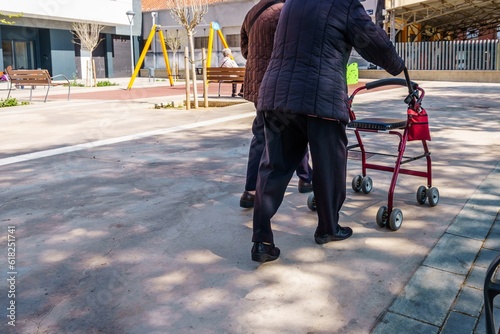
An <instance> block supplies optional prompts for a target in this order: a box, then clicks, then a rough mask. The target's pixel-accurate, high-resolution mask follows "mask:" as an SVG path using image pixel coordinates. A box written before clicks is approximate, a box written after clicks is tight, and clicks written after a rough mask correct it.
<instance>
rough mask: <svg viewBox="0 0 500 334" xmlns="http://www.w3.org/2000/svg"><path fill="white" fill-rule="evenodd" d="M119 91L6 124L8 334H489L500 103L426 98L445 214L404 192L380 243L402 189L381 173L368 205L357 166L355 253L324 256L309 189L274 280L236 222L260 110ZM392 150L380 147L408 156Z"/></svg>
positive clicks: (290, 204)
mask: <svg viewBox="0 0 500 334" xmlns="http://www.w3.org/2000/svg"><path fill="white" fill-rule="evenodd" d="M138 79H139V78H138ZM112 81H113V80H112ZM116 81H118V82H119V83H120V86H118V87H106V88H92V89H90V88H82V89H72V93H71V96H72V97H71V100H70V101H66V100H65V92H64V89H62V90H61V93H60V94H59V92H58V90H57V89H51V91H50V93H49V98H48V101H47V103H43V98H42V99H40V97H39V96H44V92H43V91H42V92H40V93H38V92H37V93H36V94H35V93H34V95H33V96H34V97H33V103H32V105H29V106H20V107H14V108H8V109H7V108H5V110H4V109H2V110H0V122H2V124H3V128H4V131H3V132H2V133H0V141H1V142H2V150H1V151H0V203H1V204H0V205H1V211H0V222H2V224H1V226H2V235H1V236H0V255H1V254H4V255H3V256H0V259H1V258H3V259H4V260H2V261H3V264H2V265H0V276H2V277H4V278H5V279H2V280H0V307H2V308H3V310H4V311H3V312H0V314H1V315H2V316H1V317H0V319H3V322H0V332H6V333H120V334H121V333H141V334H142V333H245V334H246V333H257V332H259V333H304V334H305V333H321V334H326V333H342V334H343V333H353V334H354V333H356V334H357V333H377V334H379V333H384V334H385V333H389V334H392V333H398V334H399V333H423V334H424V333H425V334H427V333H458V334H460V333H467V334H469V333H471V334H472V333H485V327H484V325H485V323H484V315H483V313H482V309H483V301H482V286H483V280H484V273H485V271H486V268H487V266H488V265H489V263H490V262H491V260H492V259H493V258H494V257H495V256H496V255H497V254H499V253H500V225H499V224H497V222H498V220H499V218H498V213H499V208H500V205H499V203H500V201H499V197H500V196H499V195H500V159H499V157H500V147H499V145H498V143H500V122H499V121H498V113H499V107H498V106H499V105H500V97H499V96H498V91H499V90H500V85H498V84H476V83H450V82H421V83H420V84H421V86H422V87H423V88H424V89H425V90H426V97H425V99H424V107H425V108H426V109H427V111H428V113H429V115H430V116H429V117H430V123H431V135H432V141H431V142H430V143H429V145H430V149H431V152H432V159H433V185H434V186H436V187H437V188H438V189H439V192H440V201H439V204H438V205H437V206H435V207H429V205H428V204H424V205H419V204H417V203H416V199H415V192H416V189H417V188H418V186H420V185H421V184H423V183H424V180H423V179H420V180H419V179H418V178H416V177H412V176H400V177H399V180H398V185H397V187H396V192H395V206H397V207H398V208H400V209H401V210H402V211H403V213H404V222H403V225H402V227H401V229H400V230H398V231H396V232H392V231H390V230H388V229H385V228H384V229H382V228H379V227H378V226H377V224H376V223H375V215H376V212H377V210H378V208H379V207H380V206H381V205H384V204H385V203H386V200H387V189H388V186H389V182H390V177H391V174H390V173H386V172H378V171H369V173H370V176H371V177H372V179H373V181H374V189H373V191H372V192H371V193H370V194H368V195H365V194H363V193H354V192H352V191H351V189H350V179H351V178H352V177H354V176H355V175H356V174H359V173H360V168H361V166H360V161H359V160H357V159H356V157H355V156H353V157H352V158H351V159H350V160H349V162H348V187H349V189H348V198H347V201H346V203H345V205H344V208H343V210H342V212H341V224H343V225H346V226H350V227H352V228H353V230H354V236H353V237H352V238H350V239H348V240H346V241H343V242H339V243H330V244H327V245H323V246H319V245H316V244H315V243H314V240H313V236H312V235H313V233H314V228H315V224H316V213H315V212H312V211H310V210H309V209H308V208H307V205H306V202H307V196H308V195H307V194H305V195H304V194H299V193H298V191H297V187H296V182H297V178H296V177H294V178H293V179H292V182H291V183H290V186H289V188H288V189H287V193H286V195H285V199H284V201H283V204H282V206H281V208H280V210H279V211H278V213H277V215H276V217H275V218H274V219H273V228H274V231H275V241H276V244H277V245H278V246H279V247H280V248H281V250H282V255H281V256H280V258H279V259H278V260H277V261H275V262H272V263H266V264H263V265H259V264H257V263H254V262H252V261H251V260H250V248H251V242H250V237H251V221H252V210H245V209H241V208H239V206H238V203H239V196H240V195H241V192H242V190H243V184H244V177H245V168H246V161H247V155H248V144H249V141H250V128H251V122H252V119H253V115H254V110H253V104H251V103H241V104H236V105H232V106H228V107H224V108H208V109H204V108H201V109H197V110H193V109H192V110H189V111H186V110H183V109H179V108H165V109H155V108H154V105H155V104H158V103H169V102H171V101H175V102H180V101H183V99H184V92H181V93H179V91H182V90H183V89H182V87H181V85H176V86H175V87H169V85H168V84H167V83H166V82H148V81H147V79H146V80H144V79H142V80H139V81H136V83H135V85H134V87H133V88H132V90H131V91H125V90H124V87H126V84H127V83H128V79H116ZM226 86H228V87H227V88H224V89H226V90H225V91H223V96H227V95H225V94H227V92H229V90H230V85H226ZM215 91H216V89H215ZM405 93H406V92H405V90H404V89H388V90H384V91H383V92H379V91H373V92H367V93H366V94H360V95H358V96H357V97H356V99H355V104H354V111H355V112H356V113H357V115H358V116H363V115H374V114H383V115H384V116H385V117H400V116H401V115H404V114H405V108H404V107H405V106H404V104H403V102H402V100H403V98H404V95H405ZM26 94H27V95H26ZM209 95H210V96H211V99H212V100H224V101H237V100H238V101H240V102H244V101H243V100H241V99H231V98H225V97H224V98H221V99H215V98H214V97H215V95H216V94H215V95H214V92H213V91H211V93H209ZM13 96H14V97H16V98H19V99H26V98H27V97H29V91H28V92H21V91H16V92H14V93H13ZM386 137H387V136H384V135H383V134H380V135H378V134H377V135H374V136H371V137H370V136H369V135H367V136H366V142H365V143H366V144H367V145H370V146H372V145H373V146H374V148H375V151H377V152H379V151H381V152H390V153H394V150H395V148H394V146H393V144H394V143H393V142H392V141H391V138H386ZM349 140H350V141H351V142H352V141H354V140H355V139H354V137H353V136H352V135H351V134H350V137H349ZM419 151H420V147H419V145H415V143H414V142H412V143H411V145H409V146H408V148H407V152H408V154H412V153H415V152H419ZM375 158H376V157H372V158H370V159H375ZM413 164H414V163H412V164H411V165H412V166H413ZM422 165H423V164H420V165H419V163H418V161H417V162H416V163H415V166H416V167H417V168H418V166H422ZM9 226H13V227H15V229H13V230H12V229H11V230H10V231H9V230H8V227H9ZM9 234H12V235H13V236H15V238H16V239H15V241H16V252H15V267H13V268H9V267H8V257H9V255H8V254H9V250H8V247H7V241H8V235H9ZM11 253H12V252H11ZM11 255H12V254H11ZM10 272H15V274H12V275H14V276H15V282H12V281H7V279H8V278H9V277H10V276H12V275H11V274H8V273H10ZM9 275H10V276H9ZM13 283H14V284H13ZM12 289H14V294H15V295H12V294H11V293H9V291H12ZM12 301H15V310H14V311H12V310H8V309H7V307H9V305H10V303H11V302H12ZM499 305H500V304H499ZM12 312H14V315H15V324H16V326H15V327H13V326H10V325H9V324H8V321H9V318H8V317H7V316H8V315H9V314H10V315H12ZM499 314H500V310H498V311H497V313H496V316H497V317H498V319H499V320H500V317H499ZM10 321H12V320H10ZM497 323H500V322H498V321H497Z"/></svg>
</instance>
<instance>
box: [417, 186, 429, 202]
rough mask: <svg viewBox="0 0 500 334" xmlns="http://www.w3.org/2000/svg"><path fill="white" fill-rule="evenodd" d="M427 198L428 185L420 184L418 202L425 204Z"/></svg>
mask: <svg viewBox="0 0 500 334" xmlns="http://www.w3.org/2000/svg"><path fill="white" fill-rule="evenodd" d="M426 200H427V187H426V186H420V187H418V190H417V202H418V204H424V203H425V201H426Z"/></svg>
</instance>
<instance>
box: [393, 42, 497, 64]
mask: <svg viewBox="0 0 500 334" xmlns="http://www.w3.org/2000/svg"><path fill="white" fill-rule="evenodd" d="M395 47H396V50H397V52H398V54H399V55H400V56H401V57H403V59H405V62H406V66H407V67H408V69H409V70H497V71H498V70H499V69H500V43H499V40H498V39H495V40H467V41H437V42H412V43H396V44H395Z"/></svg>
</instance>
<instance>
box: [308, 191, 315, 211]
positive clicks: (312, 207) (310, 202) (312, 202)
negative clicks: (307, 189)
mask: <svg viewBox="0 0 500 334" xmlns="http://www.w3.org/2000/svg"><path fill="white" fill-rule="evenodd" d="M307 207H308V208H309V210H311V211H316V199H315V198H314V193H313V194H311V195H309V197H308V198H307Z"/></svg>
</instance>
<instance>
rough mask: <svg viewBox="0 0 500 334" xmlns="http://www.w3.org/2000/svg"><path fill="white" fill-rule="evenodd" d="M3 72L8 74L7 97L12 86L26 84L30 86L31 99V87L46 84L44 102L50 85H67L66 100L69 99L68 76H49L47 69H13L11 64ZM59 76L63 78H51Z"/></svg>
mask: <svg viewBox="0 0 500 334" xmlns="http://www.w3.org/2000/svg"><path fill="white" fill-rule="evenodd" d="M5 73H6V74H7V75H8V76H9V82H10V85H9V93H8V94H7V98H9V96H10V92H11V90H12V87H13V86H15V87H24V86H28V87H30V101H31V96H32V93H33V89H35V88H36V87H37V86H46V87H47V93H46V94H45V100H44V101H43V102H46V101H47V96H48V95H49V90H50V87H53V86H62V85H67V86H68V100H69V94H70V89H71V84H70V82H69V80H68V78H66V77H65V76H64V75H62V74H59V75H56V76H53V77H51V76H50V74H49V71H47V70H13V69H12V66H8V67H7V68H6V69H5ZM59 77H61V78H63V80H58V81H54V80H53V79H54V78H59Z"/></svg>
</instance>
